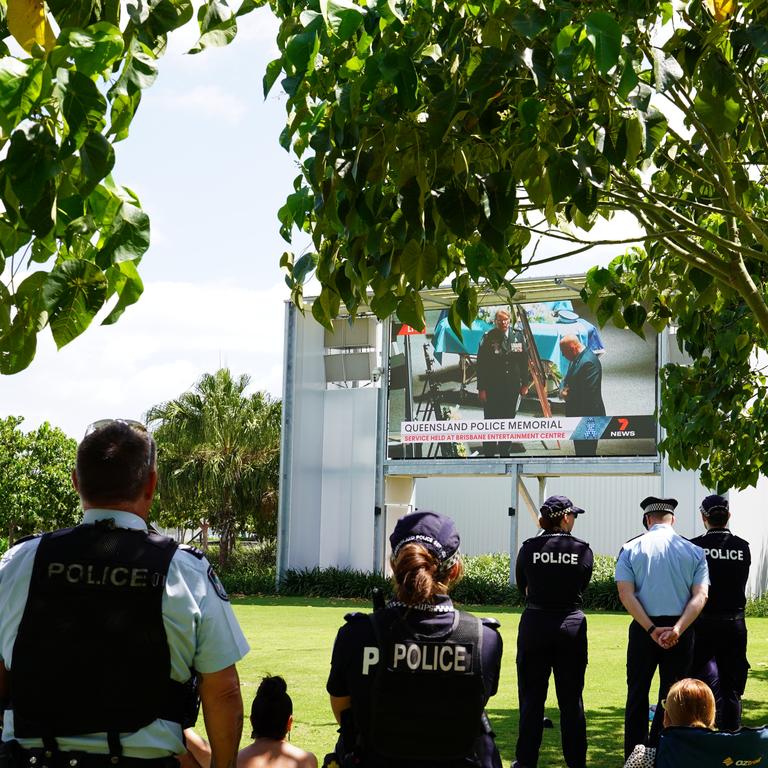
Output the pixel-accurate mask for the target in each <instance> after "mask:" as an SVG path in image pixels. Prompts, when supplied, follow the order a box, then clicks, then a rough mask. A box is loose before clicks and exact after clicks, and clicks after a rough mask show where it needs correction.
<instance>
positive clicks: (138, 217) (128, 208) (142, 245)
mask: <svg viewBox="0 0 768 768" xmlns="http://www.w3.org/2000/svg"><path fill="white" fill-rule="evenodd" d="M147 248H149V217H148V216H147V214H146V213H144V211H142V210H141V208H138V207H137V206H135V205H132V204H131V203H128V202H123V203H122V205H121V206H120V208H119V209H118V211H117V214H116V215H115V218H114V220H113V222H112V226H111V228H110V232H109V234H108V236H107V238H106V240H105V242H104V244H103V245H102V247H101V248H99V261H100V263H104V264H106V263H110V262H112V263H118V262H121V261H132V260H135V259H139V258H141V256H143V255H144V253H145V252H146V250H147Z"/></svg>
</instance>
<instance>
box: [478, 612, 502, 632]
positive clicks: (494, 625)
mask: <svg viewBox="0 0 768 768" xmlns="http://www.w3.org/2000/svg"><path fill="white" fill-rule="evenodd" d="M480 621H482V622H483V625H484V626H486V627H490V628H491V629H495V630H496V631H497V632H498V631H499V627H500V626H501V622H500V621H499V620H498V619H494V618H493V617H492V616H484V617H483V618H481V619H480Z"/></svg>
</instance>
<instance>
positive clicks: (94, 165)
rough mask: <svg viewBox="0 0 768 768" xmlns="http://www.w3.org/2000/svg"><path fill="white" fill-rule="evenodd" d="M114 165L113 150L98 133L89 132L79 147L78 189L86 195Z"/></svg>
mask: <svg viewBox="0 0 768 768" xmlns="http://www.w3.org/2000/svg"><path fill="white" fill-rule="evenodd" d="M114 165H115V150H114V149H113V147H112V145H111V144H110V143H109V141H107V139H105V138H104V136H102V135H101V134H100V133H89V134H88V136H87V137H86V139H85V141H84V142H83V146H82V147H80V173H81V175H80V179H79V184H78V189H79V191H80V194H81V195H82V196H83V197H87V196H88V195H90V194H91V192H92V191H93V190H94V189H95V188H96V185H97V184H98V183H99V182H100V181H101V180H102V179H103V178H105V177H106V176H107V175H108V174H109V173H110V172H111V171H112V168H113V167H114Z"/></svg>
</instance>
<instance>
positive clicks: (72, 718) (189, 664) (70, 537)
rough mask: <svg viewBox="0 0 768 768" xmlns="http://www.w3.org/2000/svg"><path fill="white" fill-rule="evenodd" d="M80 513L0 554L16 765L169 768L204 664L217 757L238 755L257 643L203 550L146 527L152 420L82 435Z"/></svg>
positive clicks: (190, 718)
mask: <svg viewBox="0 0 768 768" xmlns="http://www.w3.org/2000/svg"><path fill="white" fill-rule="evenodd" d="M73 482H74V484H75V488H76V489H77V491H78V493H79V495H80V499H81V501H82V505H83V509H84V515H83V520H82V523H81V524H80V525H78V526H76V527H75V528H69V529H64V530H59V531H54V532H53V533H46V534H44V535H43V536H42V537H30V538H28V539H27V540H22V541H20V542H19V543H17V545H16V546H14V547H12V548H11V549H10V550H9V551H8V552H7V553H6V555H5V556H4V557H3V559H2V561H0V659H1V662H2V663H0V694H2V698H3V699H4V700H5V701H6V709H5V713H4V715H5V716H4V726H5V727H4V731H3V740H4V741H5V742H6V743H7V747H8V749H9V751H10V754H11V758H12V761H13V764H14V765H16V766H22V765H23V766H27V765H30V766H47V767H48V768H62V767H63V766H67V767H68V768H69V767H70V766H71V767H72V768H76V767H78V766H79V768H103V766H105V765H116V766H121V767H122V768H161V767H162V768H165V766H173V765H176V759H175V757H174V755H177V754H180V753H183V752H184V751H185V747H184V742H183V738H182V729H183V727H184V726H186V725H190V724H191V723H192V722H194V719H195V718H196V716H197V691H196V686H195V678H196V677H197V678H199V694H200V698H201V699H202V705H203V714H204V716H205V722H206V729H207V732H208V736H209V738H210V741H211V749H212V754H213V760H214V765H216V766H234V764H235V758H236V754H237V749H238V745H239V741H240V734H241V731H242V719H243V703H242V699H241V696H240V686H239V681H238V676H237V670H236V668H235V662H237V661H238V660H239V659H241V658H242V657H243V656H244V655H245V654H246V653H247V651H248V644H247V642H246V640H245V638H244V637H243V634H242V632H241V630H240V627H239V626H238V624H237V621H236V619H235V618H234V615H233V613H232V609H231V606H230V604H229V602H228V599H227V595H226V593H225V592H224V589H223V587H222V586H221V583H220V582H219V581H218V579H217V577H216V575H215V573H214V572H213V569H212V568H211V566H210V565H209V564H208V562H207V561H206V559H205V558H204V557H203V555H202V553H200V552H198V551H197V550H194V549H193V548H191V547H184V546H177V544H176V543H175V542H174V541H173V540H172V539H169V538H167V537H165V536H160V535H158V534H156V533H154V532H151V531H149V530H148V528H147V515H148V513H149V509H150V506H151V504H152V498H153V495H154V492H155V488H156V485H157V470H156V464H155V443H154V440H153V439H152V437H151V435H150V434H149V433H148V432H147V430H146V427H144V425H143V424H140V423H139V422H133V421H127V420H120V419H117V420H104V421H101V422H97V423H96V424H94V425H91V427H89V429H88V431H87V432H86V436H85V438H84V439H83V441H82V442H81V443H80V445H79V446H78V450H77V464H76V468H75V471H74V472H73Z"/></svg>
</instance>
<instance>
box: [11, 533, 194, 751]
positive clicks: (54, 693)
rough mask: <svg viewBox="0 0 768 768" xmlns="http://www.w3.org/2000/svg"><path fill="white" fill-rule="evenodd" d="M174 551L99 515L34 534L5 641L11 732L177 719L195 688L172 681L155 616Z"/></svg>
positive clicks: (91, 729)
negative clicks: (23, 587)
mask: <svg viewBox="0 0 768 768" xmlns="http://www.w3.org/2000/svg"><path fill="white" fill-rule="evenodd" d="M109 523H111V521H109ZM175 552H176V543H175V542H174V541H173V540H172V539H169V538H167V537H165V536H160V535H158V534H155V533H149V532H147V531H135V530H127V529H120V528H114V527H111V526H110V525H109V524H108V523H97V524H96V525H80V526H77V527H76V528H69V529H64V530H60V531H54V532H53V533H47V534H45V535H44V536H43V537H42V538H41V540H40V544H39V546H38V549H37V553H36V556H35V562H34V567H33V570H32V579H31V582H30V586H29V595H28V597H27V604H26V607H25V610H24V615H23V617H22V619H21V624H20V626H19V632H18V636H17V638H16V642H15V644H14V647H13V657H12V670H11V701H12V707H13V716H14V731H15V734H16V736H18V737H21V738H50V737H56V736H75V735H78V734H86V733H101V732H111V733H115V732H117V733H119V732H124V733H126V732H132V731H136V730H138V729H140V728H143V727H145V726H147V725H149V724H150V723H151V722H152V721H153V720H155V719H157V718H158V717H162V718H164V719H168V720H173V721H175V722H183V720H184V716H185V714H186V712H187V711H188V709H189V707H190V696H194V693H193V692H192V690H191V686H190V685H189V684H181V683H177V682H175V681H173V680H171V677H170V673H171V659H170V652H169V649H168V640H167V638H166V635H165V628H164V626H163V616H162V598H163V593H164V590H165V581H166V577H167V574H168V567H169V565H170V562H171V559H172V558H173V555H174V553H175ZM193 677H194V676H193Z"/></svg>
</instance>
